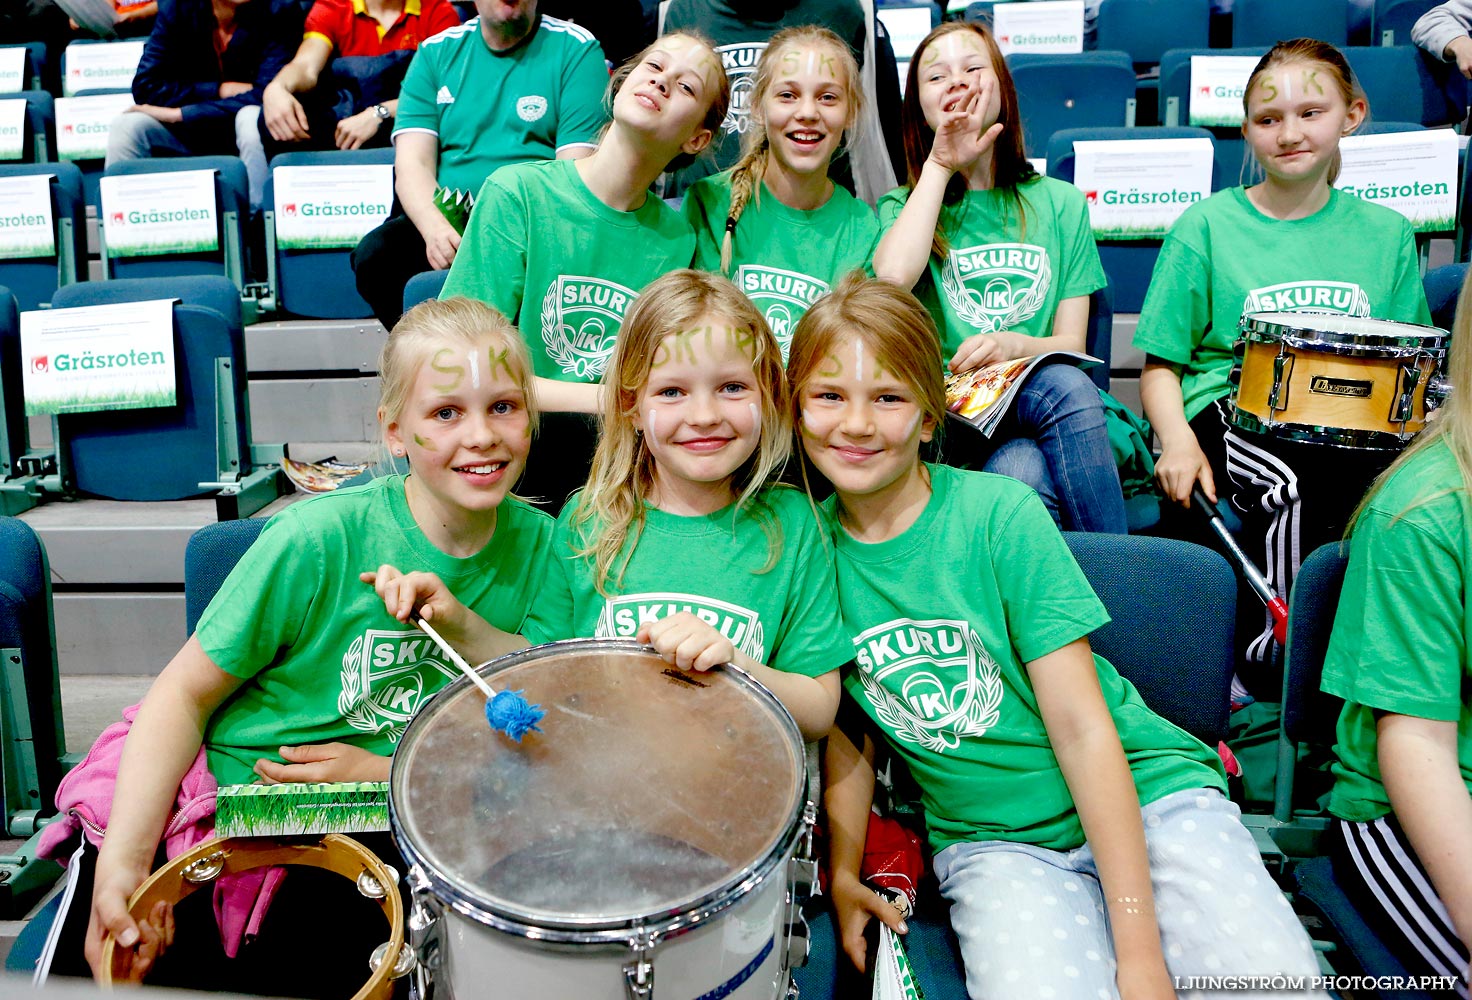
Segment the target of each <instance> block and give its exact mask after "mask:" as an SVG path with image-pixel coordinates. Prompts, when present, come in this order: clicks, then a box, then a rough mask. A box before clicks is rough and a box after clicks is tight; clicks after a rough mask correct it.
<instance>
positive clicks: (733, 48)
mask: <svg viewBox="0 0 1472 1000" xmlns="http://www.w3.org/2000/svg"><path fill="white" fill-rule="evenodd" d="M766 50H767V43H766V42H736V43H734V44H731V45H717V46H716V51H717V52H718V53H720V56H721V65H722V66H724V67H725V68H726V78H727V79H729V80H730V81H731V103H730V105H729V106H728V110H727V111H726V118H725V120H724V121H722V122H721V128H722V130H724V131H725V132H727V133H731V132H735V133H737V134H738V135H739V134H742V133H744V132H745V131H746V130H747V129H748V128H750V127H751V92H752V90H753V88H755V87H756V64H757V63H758V62H760V61H761V58H762V53H763V52H765V51H766Z"/></svg>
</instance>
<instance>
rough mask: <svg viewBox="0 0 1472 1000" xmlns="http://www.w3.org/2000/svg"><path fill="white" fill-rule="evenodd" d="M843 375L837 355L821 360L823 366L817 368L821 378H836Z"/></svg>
mask: <svg viewBox="0 0 1472 1000" xmlns="http://www.w3.org/2000/svg"><path fill="white" fill-rule="evenodd" d="M842 374H843V362H842V361H839V360H838V355H836V354H829V355H826V356H825V357H824V358H823V364H822V366H821V367H819V368H818V375H819V376H820V377H821V378H837V377H838V376H840V375H842Z"/></svg>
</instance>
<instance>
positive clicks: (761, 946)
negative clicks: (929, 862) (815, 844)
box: [389, 639, 814, 1000]
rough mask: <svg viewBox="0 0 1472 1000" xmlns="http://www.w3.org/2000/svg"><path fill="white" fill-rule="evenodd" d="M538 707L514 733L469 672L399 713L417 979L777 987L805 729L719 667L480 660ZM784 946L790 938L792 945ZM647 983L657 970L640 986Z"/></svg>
mask: <svg viewBox="0 0 1472 1000" xmlns="http://www.w3.org/2000/svg"><path fill="white" fill-rule="evenodd" d="M478 669H479V670H480V671H481V672H482V673H483V674H484V675H485V676H487V677H489V678H490V679H491V681H492V683H493V684H494V685H496V686H497V687H499V688H503V689H505V688H509V689H513V690H518V689H519V690H524V691H525V694H526V697H527V700H528V701H530V702H532V703H537V704H540V705H541V706H542V708H543V709H545V710H546V712H547V716H546V718H545V719H543V720H542V723H541V726H542V729H543V730H544V732H543V733H541V734H537V733H533V734H530V735H528V736H527V738H526V739H525V741H524V742H522V743H521V744H517V743H514V742H512V741H511V740H509V739H507V738H506V737H505V736H503V735H501V734H499V733H496V732H493V731H492V730H491V729H490V727H489V726H487V725H486V718H485V696H484V695H483V694H481V693H480V691H479V690H477V689H476V688H475V687H473V686H471V684H470V683H469V681H468V680H467V679H465V678H461V679H460V680H457V681H456V682H455V683H453V684H451V685H450V686H449V687H447V688H446V689H444V690H443V691H442V692H440V694H439V695H438V696H436V697H435V699H434V700H433V701H431V702H430V703H429V704H428V705H427V706H426V707H425V708H424V709H422V710H421V711H420V713H419V715H418V716H417V717H416V718H415V719H414V720H413V722H411V723H410V724H409V727H408V729H407V730H406V731H405V733H404V736H403V739H402V740H401V741H400V744H399V748H398V750H397V751H396V752H395V754H394V760H393V770H392V775H391V779H390V786H389V818H390V823H391V824H392V827H393V833H394V837H395V839H396V840H397V842H398V844H399V849H400V850H401V851H402V852H403V855H404V857H405V859H407V860H408V861H409V863H410V875H409V883H410V886H411V888H412V891H413V902H412V907H411V914H410V920H409V925H410V931H411V937H412V942H413V944H414V945H415V948H416V950H417V953H418V955H419V958H420V966H421V969H422V970H424V972H425V973H427V978H426V979H422V980H421V984H420V985H421V988H422V989H425V990H430V989H432V990H433V991H436V992H441V993H442V994H444V995H449V996H457V997H460V998H462V1000H463V998H469V997H482V996H487V995H490V994H491V993H494V994H495V995H496V996H506V997H527V998H531V1000H551V998H555V997H578V998H580V1000H583V998H586V1000H602V998H606V1000H627V998H638V997H650V996H657V997H659V998H660V1000H696V998H701V997H732V998H737V1000H742V998H746V1000H755V998H764V1000H770V998H773V997H776V996H778V995H780V994H781V993H782V992H784V991H785V989H786V985H787V978H788V967H789V965H790V964H800V961H801V958H802V957H805V956H806V947H805V946H806V934H805V933H800V931H801V930H802V928H801V925H800V918H799V917H798V914H797V911H796V907H795V902H796V897H797V895H798V892H797V891H795V889H796V888H797V887H796V886H795V885H794V881H795V880H797V879H801V880H804V881H805V880H806V879H807V878H809V877H811V874H812V867H813V866H812V865H811V864H810V863H808V862H804V861H802V860H800V859H798V860H795V856H796V855H797V854H798V852H799V848H800V847H805V848H806V849H807V850H809V851H810V849H811V835H810V834H811V827H812V822H813V818H814V810H813V809H812V807H811V806H808V805H807V804H806V772H805V759H804V755H803V743H802V737H801V735H800V734H799V732H798V729H797V726H796V724H795V723H794V722H793V721H792V717H791V716H790V715H788V714H787V712H786V711H785V710H784V709H783V708H782V706H781V704H780V703H779V702H778V701H777V700H776V698H775V697H773V696H772V694H771V693H770V692H768V691H767V690H766V689H765V688H763V687H761V686H760V685H758V684H757V683H756V682H754V681H753V680H751V678H749V677H748V676H746V675H745V674H743V673H742V672H740V671H739V670H736V669H734V668H725V669H720V670H714V671H711V672H709V673H703V674H695V673H686V672H684V671H681V670H677V669H675V668H673V667H670V666H669V665H668V664H666V663H665V661H664V660H663V659H661V658H660V657H659V656H657V655H656V654H654V653H653V652H652V651H651V650H648V649H647V648H646V647H642V646H639V645H637V644H635V643H632V642H628V641H623V640H612V639H589V640H573V641H570V642H559V643H551V644H548V645H545V646H537V647H533V648H531V649H526V650H522V651H520V652H517V653H513V654H511V655H509V656H505V657H502V658H501V659H499V660H495V661H492V662H491V663H489V664H485V665H482V666H481V667H479V668H478ZM790 945H791V946H792V951H793V953H794V954H793V955H792V956H789V946H790ZM656 983H657V984H658V985H657V987H656V986H655V984H656Z"/></svg>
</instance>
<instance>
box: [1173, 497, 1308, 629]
mask: <svg viewBox="0 0 1472 1000" xmlns="http://www.w3.org/2000/svg"><path fill="white" fill-rule="evenodd" d="M1191 502H1192V503H1194V504H1195V505H1196V506H1197V507H1199V508H1201V512H1202V513H1203V514H1205V515H1206V519H1207V521H1208V522H1209V523H1210V524H1211V530H1212V531H1214V532H1216V537H1218V538H1220V539H1221V540H1222V544H1223V545H1225V546H1226V547H1227V551H1228V552H1230V553H1231V554H1232V558H1233V559H1235V560H1237V567H1238V568H1239V569H1240V570H1241V571H1242V575H1243V576H1244V577H1245V578H1246V579H1247V585H1248V586H1249V587H1251V588H1252V592H1253V593H1255V594H1256V595H1257V596H1258V597H1259V598H1260V599H1261V600H1262V603H1263V606H1264V607H1266V608H1267V609H1268V614H1270V615H1272V616H1273V638H1274V639H1276V640H1278V645H1280V646H1283V647H1285V648H1286V647H1287V645H1288V605H1287V603H1286V602H1285V601H1284V600H1283V598H1281V597H1279V596H1278V592H1277V591H1276V590H1274V589H1273V585H1272V584H1271V583H1268V580H1267V577H1265V576H1263V575H1262V570H1260V569H1258V568H1257V564H1256V563H1254V562H1253V561H1252V560H1251V559H1249V558H1247V553H1246V552H1243V551H1242V546H1240V545H1238V544H1237V539H1235V538H1233V537H1232V532H1231V529H1229V528H1228V527H1227V523H1226V522H1225V521H1223V520H1222V515H1221V511H1219V510H1217V509H1216V504H1214V503H1212V502H1211V501H1210V500H1208V499H1207V498H1206V493H1205V492H1203V491H1202V489H1201V487H1200V486H1197V487H1195V488H1193V489H1192V490H1191Z"/></svg>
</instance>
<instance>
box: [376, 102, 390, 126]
mask: <svg viewBox="0 0 1472 1000" xmlns="http://www.w3.org/2000/svg"><path fill="white" fill-rule="evenodd" d="M373 113H374V114H375V115H377V116H378V120H379V121H381V122H386V121H388V120H389V119H390V118H392V117H393V116H392V115H390V114H389V113H388V108H386V107H384V106H383V105H382V104H375V105H373Z"/></svg>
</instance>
